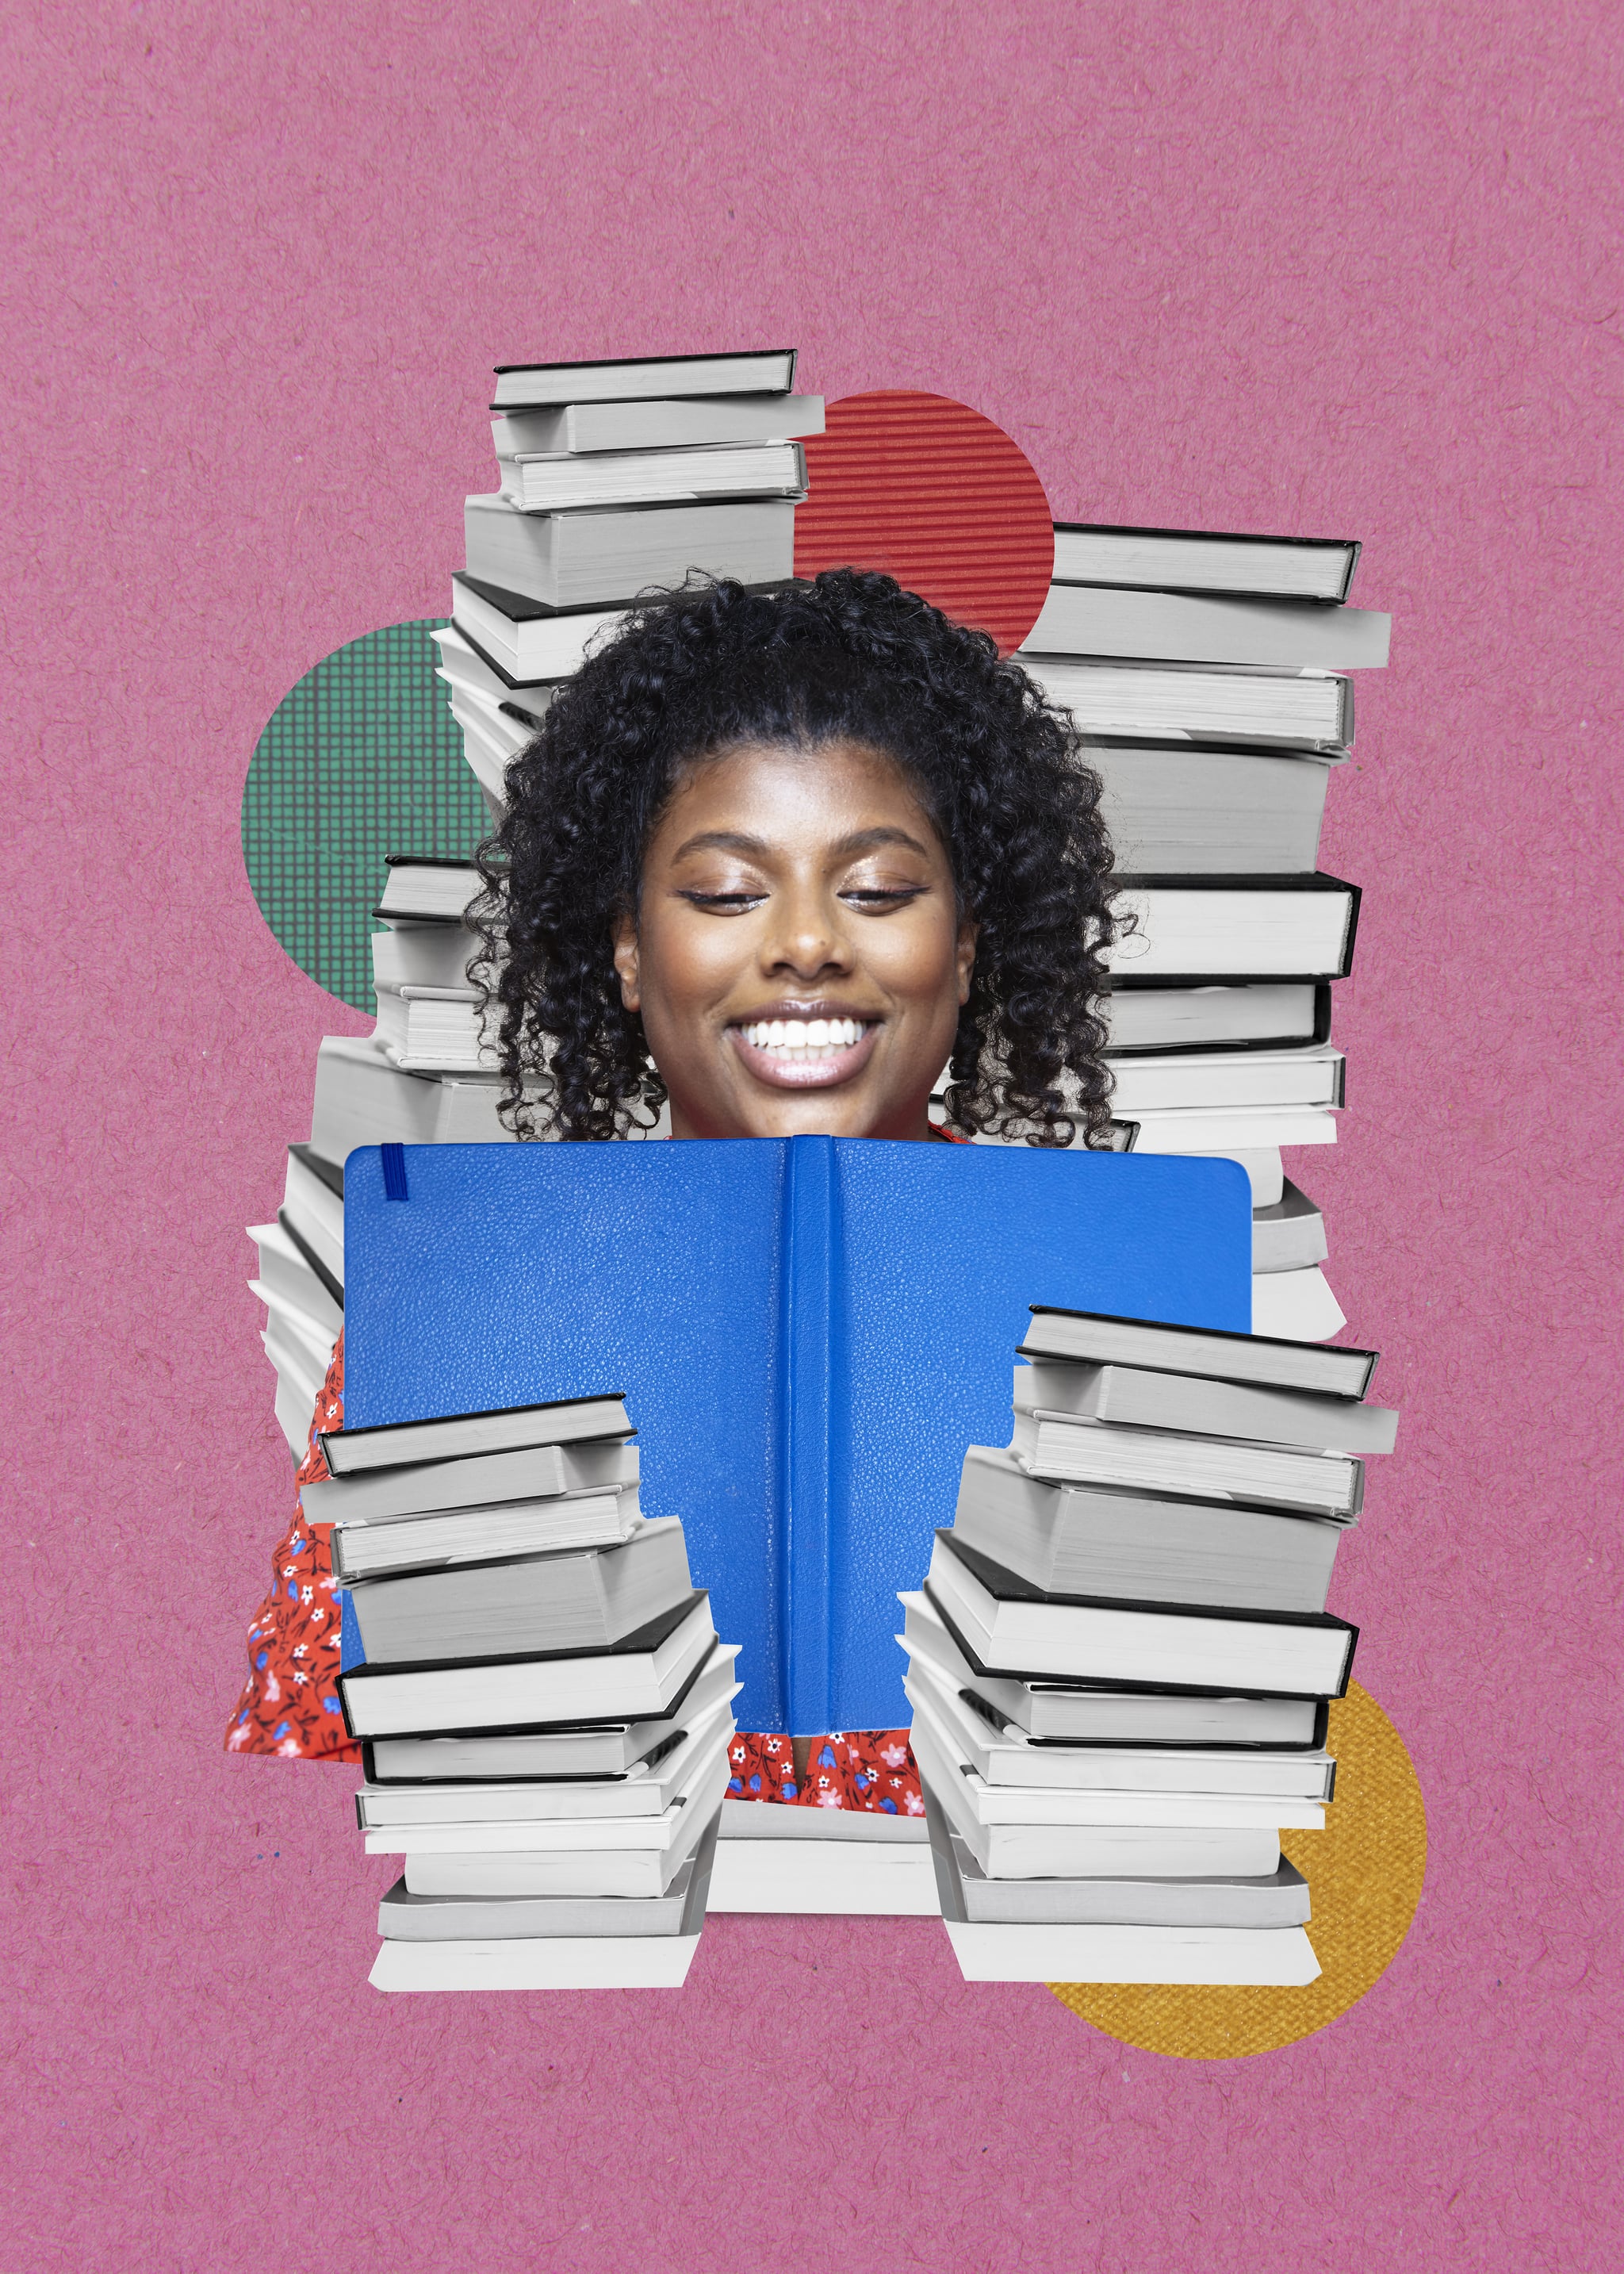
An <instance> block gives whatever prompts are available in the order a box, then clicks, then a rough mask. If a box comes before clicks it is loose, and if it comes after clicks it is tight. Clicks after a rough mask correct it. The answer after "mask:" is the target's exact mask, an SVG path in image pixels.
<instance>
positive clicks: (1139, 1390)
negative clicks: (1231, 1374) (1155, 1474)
mask: <svg viewBox="0 0 1624 2274" xmlns="http://www.w3.org/2000/svg"><path fill="white" fill-rule="evenodd" d="M1017 1357H1018V1358H1019V1359H1021V1360H1022V1363H1020V1364H1019V1365H1017V1367H1015V1369H1014V1385H1013V1386H1014V1395H1015V1403H1016V1405H1017V1406H1018V1407H1019V1409H1020V1410H1022V1411H1023V1412H1037V1411H1043V1412H1053V1413H1058V1414H1071V1415H1072V1416H1073V1417H1075V1418H1076V1419H1088V1420H1094V1421H1111V1422H1118V1423H1120V1424H1122V1425H1123V1426H1124V1427H1127V1428H1133V1429H1170V1430H1177V1431H1178V1432H1180V1433H1181V1434H1197V1435H1200V1436H1206V1437H1235V1438H1250V1439H1252V1441H1253V1442H1257V1443H1260V1444H1268V1445H1275V1446H1280V1447H1282V1448H1284V1447H1287V1446H1294V1445H1295V1446H1301V1447H1303V1448H1304V1449H1308V1450H1310V1451H1324V1452H1336V1453H1342V1454H1357V1455H1358V1456H1359V1457H1361V1458H1364V1457H1368V1456H1369V1455H1372V1454H1380V1453H1390V1452H1391V1451H1392V1450H1393V1448H1394V1445H1395V1442H1397V1437H1398V1415H1397V1413H1396V1412H1395V1411H1394V1410H1393V1409H1392V1408H1391V1407H1388V1406H1385V1405H1367V1404H1365V1403H1364V1401H1363V1400H1362V1399H1355V1398H1347V1397H1321V1396H1316V1395H1315V1393H1314V1392H1313V1391H1312V1390H1302V1389H1259V1388H1257V1387H1255V1386H1252V1385H1249V1384H1247V1383H1244V1382H1217V1381H1213V1380H1211V1379H1209V1378H1207V1377H1204V1376H1202V1375H1200V1374H1163V1373H1158V1372H1156V1371H1155V1369H1154V1368H1153V1367H1141V1366H1124V1365H1101V1364H1099V1363H1098V1362H1091V1361H1089V1360H1087V1359H1060V1358H1046V1357H1043V1356H1041V1355H1040V1354H1037V1353H1032V1354H1030V1355H1028V1354H1026V1352H1017Z"/></svg>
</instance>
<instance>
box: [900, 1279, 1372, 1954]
mask: <svg viewBox="0 0 1624 2274" xmlns="http://www.w3.org/2000/svg"><path fill="white" fill-rule="evenodd" d="M1020 1356H1021V1358H1022V1359H1023V1360H1024V1361H1026V1362H1025V1363H1023V1364H1021V1365H1020V1366H1018V1367H1017V1368H1016V1370H1015V1428H1014V1434H1013V1437H1012V1439H1011V1443H1010V1445H1009V1446H1008V1448H1007V1449H999V1450H995V1449H992V1448H989V1447H985V1446H972V1447H971V1449H970V1450H969V1452H968V1454H967V1455H966V1460H965V1465H964V1473H963V1480H962V1483H961V1486H960V1490H959V1503H958V1508H957V1510H956V1513H955V1517H954V1521H953V1524H952V1526H951V1529H950V1530H945V1531H943V1532H938V1533H937V1535H936V1547H935V1549H934V1551H933V1554H932V1556H931V1562H930V1569H929V1573H928V1575H927V1577H926V1580H925V1584H924V1589H923V1592H922V1593H915V1594H910V1595H905V1596H904V1597H903V1598H902V1601H903V1604H904V1606H905V1610H906V1630H905V1633H904V1634H903V1635H902V1636H901V1637H899V1638H898V1639H899V1640H900V1641H901V1643H902V1645H903V1648H904V1649H905V1650H906V1652H907V1653H908V1659H909V1665H908V1674H907V1679H906V1684H905V1686H906V1690H907V1695H908V1698H909V1702H910V1703H911V1705H912V1706H913V1708H914V1732H913V1742H914V1758H915V1759H916V1761H917V1762H918V1764H919V1768H920V1773H921V1780H922V1781H923V1784H924V1787H925V1793H926V1802H927V1816H928V1819H929V1829H930V1836H931V1842H932V1849H933V1855H934V1860H935V1863H936V1875H937V1886H938V1892H939V1894H940V1897H941V1902H942V1911H943V1916H944V1919H945V1920H946V1922H947V1927H948V1932H949V1934H950V1936H951V1939H952V1942H953V1946H954V1950H955V1952H956V1954H957V1955H958V1958H959V1964H960V1967H961V1969H962V1970H963V1972H964V1974H965V1976H966V1979H968V1980H974V1981H1077V1982H1083V1981H1089V1982H1169V1983H1176V1982H1182V1983H1194V1982H1207V1983H1223V1984H1301V1983H1305V1982H1310V1981H1312V1980H1313V1979H1314V1978H1315V1977H1316V1975H1317V1974H1318V1972H1319V1962H1318V1961H1317V1959H1316V1958H1315V1956H1314V1953H1313V1947H1312V1942H1311V1940H1310V1939H1309V1936H1308V1934H1307V1933H1306V1931H1305V1929H1306V1927H1307V1925H1308V1923H1309V1918H1310V1906H1309V1891H1308V1887H1307V1886H1306V1885H1305V1884H1304V1879H1303V1878H1302V1877H1301V1875H1300V1874H1299V1873H1298V1872H1297V1871H1296V1870H1295V1869H1294V1868H1293V1867H1292V1865H1291V1864H1289V1863H1288V1862H1285V1861H1284V1860H1282V1855H1281V1849H1280V1834H1281V1832H1282V1829H1292V1830H1297V1831H1314V1830H1319V1829H1322V1828H1323V1826H1324V1821H1325V1811H1326V1807H1327V1804H1328V1803H1330V1801H1331V1797H1332V1791H1333V1787H1334V1783H1335V1762H1334V1761H1333V1760H1332V1759H1331V1758H1330V1756H1329V1755H1328V1754H1327V1752H1326V1751H1325V1750H1324V1743H1325V1735H1326V1727H1327V1713H1328V1701H1329V1700H1330V1699H1331V1698H1336V1697H1340V1696H1342V1694H1343V1692H1344V1691H1345V1690H1346V1689H1347V1685H1348V1679H1349V1675H1350V1669H1351V1667H1352V1662H1353V1651H1354V1645H1355V1641H1356V1639H1357V1635H1356V1630H1354V1629H1353V1628H1352V1627H1350V1625H1348V1623H1346V1622H1345V1621H1344V1620H1342V1619H1338V1618H1334V1617H1331V1616H1329V1615H1327V1612H1326V1608H1325V1603H1326V1595H1327V1589H1328V1587H1329V1585H1330V1580H1331V1573H1332V1568H1333V1565H1334V1563H1335V1556H1336V1549H1337V1545H1338V1542H1339V1541H1340V1540H1341V1539H1342V1535H1343V1533H1344V1532H1345V1531H1346V1530H1347V1528H1348V1527H1349V1526H1350V1525H1351V1524H1353V1523H1354V1522H1355V1521H1356V1519H1357V1515H1358V1511H1359V1508H1360V1505H1361V1502H1362V1498H1363V1490H1364V1462H1365V1458H1366V1457H1368V1456H1369V1455H1371V1454H1373V1453H1384V1452H1387V1451H1390V1450H1391V1449H1392V1446H1393V1442H1394V1437H1395V1431H1396V1428H1397V1421H1398V1417H1397V1415H1396V1414H1395V1413H1394V1412H1389V1411H1387V1410H1386V1409H1384V1408H1382V1407H1380V1406H1372V1405H1369V1404H1365V1402H1364V1398H1365V1390H1366V1389H1367V1388H1368V1387H1369V1382H1370V1378H1371V1374H1372V1371H1373V1369H1374V1367H1375V1364H1376V1357H1375V1353H1374V1352H1369V1351H1356V1350H1345V1349H1322V1348H1319V1347H1318V1346H1316V1345H1315V1344H1312V1343H1290V1342H1282V1341H1276V1340H1271V1339H1267V1338H1265V1337H1259V1336H1254V1335H1233V1334H1221V1333H1214V1332H1204V1331H1201V1330H1199V1329H1191V1328H1184V1327H1169V1326H1162V1325H1156V1324H1152V1323H1148V1322H1147V1321H1140V1320H1127V1319H1111V1318H1104V1317H1100V1316H1096V1315H1094V1314H1088V1313H1083V1312H1073V1311H1056V1310H1048V1309H1034V1313H1033V1318H1032V1324H1031V1327H1030V1329H1029V1330H1028V1333H1027V1338H1026V1344H1025V1345H1024V1346H1023V1348H1022V1351H1021V1352H1020Z"/></svg>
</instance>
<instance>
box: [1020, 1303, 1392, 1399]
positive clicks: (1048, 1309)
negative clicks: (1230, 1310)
mask: <svg viewBox="0 0 1624 2274" xmlns="http://www.w3.org/2000/svg"><path fill="white" fill-rule="evenodd" d="M1016 1355H1017V1357H1019V1358H1063V1359H1083V1360H1086V1361H1087V1362H1088V1363H1090V1364H1093V1365H1097V1366H1132V1367H1152V1368H1154V1370H1155V1371H1157V1372H1159V1373H1162V1374H1198V1375H1201V1376H1205V1377H1210V1378H1211V1379H1212V1380H1214V1381H1216V1382H1250V1383H1254V1384H1255V1385H1256V1386H1257V1387H1258V1388H1259V1389H1295V1390H1311V1391H1316V1392H1318V1393H1319V1395H1321V1396H1322V1397H1364V1395H1365V1391H1366V1390H1367V1389H1369V1388H1370V1385H1371V1377H1372V1374H1374V1373H1375V1371H1376V1367H1377V1365H1378V1363H1379V1361H1380V1355H1381V1353H1380V1352H1379V1351H1372V1350H1346V1349H1341V1350H1328V1349H1327V1348H1326V1347H1325V1346H1324V1345H1323V1344H1317V1343H1293V1342H1284V1341H1280V1340H1277V1339H1275V1338H1274V1337H1271V1336H1268V1335H1244V1334H1236V1333H1235V1332H1233V1331H1232V1330H1231V1329H1222V1330H1221V1331H1218V1332H1214V1331H1213V1330H1212V1329H1207V1328H1190V1327H1183V1326H1175V1325H1170V1324H1168V1323H1167V1322H1165V1321H1161V1320H1156V1319H1129V1318H1109V1317H1107V1316H1106V1314H1104V1313H1103V1312H1100V1311H1068V1310H1059V1309H1056V1307H1055V1306H1054V1305H1053V1304H1049V1303H1034V1305H1033V1306H1032V1324H1031V1325H1030V1326H1029V1327H1028V1328H1027V1329H1026V1341H1025V1342H1024V1343H1023V1344H1022V1345H1021V1347H1020V1349H1019V1351H1018V1352H1016Z"/></svg>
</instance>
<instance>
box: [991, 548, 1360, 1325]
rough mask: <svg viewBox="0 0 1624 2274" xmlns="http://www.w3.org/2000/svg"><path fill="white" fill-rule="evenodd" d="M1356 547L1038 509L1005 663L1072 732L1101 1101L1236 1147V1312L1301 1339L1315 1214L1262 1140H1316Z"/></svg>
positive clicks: (1319, 1296) (1343, 932) (1167, 1145)
mask: <svg viewBox="0 0 1624 2274" xmlns="http://www.w3.org/2000/svg"><path fill="white" fill-rule="evenodd" d="M1358 553H1359V548H1358V546H1357V544H1353V543H1348V542H1342V541H1335V542H1333V541H1319V540H1312V541H1311V540H1299V539H1296V538H1267V537H1226V536H1214V535H1208V534H1206V533H1203V532H1199V531H1169V530H1141V529H1106V528H1095V527H1079V526H1073V525H1070V524H1066V523H1057V524H1056V530H1055V581H1054V583H1053V584H1052V585H1051V586H1050V589H1049V599H1048V601H1047V603H1046V604H1045V606H1044V608H1043V611H1042V613H1041V615H1040V616H1039V618H1038V621H1037V622H1036V624H1035V625H1034V627H1033V629H1032V631H1031V633H1030V634H1029V636H1027V639H1026V643H1025V644H1024V646H1023V648H1022V650H1021V651H1020V658H1019V659H1020V661H1021V663H1022V664H1023V665H1024V666H1025V667H1026V670H1027V671H1029V672H1030V673H1031V674H1032V676H1033V677H1034V679H1036V680H1037V681H1039V683H1040V684H1041V686H1042V688H1043V689H1044V690H1045V692H1046V693H1047V694H1048V695H1049V697H1051V699H1053V700H1054V701H1056V702H1057V703H1060V704H1064V706H1065V707H1066V708H1067V709H1068V710H1069V711H1070V712H1071V715H1072V717H1073V718H1074V719H1076V721H1077V724H1078V725H1079V727H1081V728H1082V729H1083V730H1084V732H1085V733H1086V734H1087V735H1088V736H1089V738H1090V744H1091V748H1090V752H1089V757H1090V763H1091V764H1093V765H1094V767H1095V768H1096V769H1097V771H1098V772H1099V773H1100V775H1101V779H1102V780H1103V782H1104V785H1105V800H1104V805H1105V817H1106V820H1107V823H1108V825H1109V829H1110V832H1111V840H1112V843H1113V845H1114V846H1115V847H1116V862H1117V870H1118V877H1119V884H1120V890H1119V892H1118V897H1117V906H1118V907H1119V909H1120V910H1121V911H1122V912H1123V913H1124V915H1130V916H1132V919H1133V926H1132V930H1131V931H1130V932H1129V934H1128V935H1127V936H1126V937H1124V938H1123V939H1121V940H1119V941H1118V942H1117V943H1116V946H1115V948H1114V950H1113V953H1112V956H1111V968H1112V983H1113V993H1112V998H1111V1005H1110V1027H1111V1043H1110V1056H1111V1058H1112V1060H1113V1062H1114V1065H1115V1071H1116V1093H1115V1098H1114V1103H1113V1111H1114V1112H1115V1113H1116V1117H1117V1118H1118V1120H1119V1121H1120V1122H1121V1123H1123V1124H1124V1125H1125V1126H1126V1131H1127V1136H1128V1140H1129V1141H1130V1143H1131V1145H1132V1148H1133V1149H1135V1150H1137V1151H1139V1152H1147V1153H1198V1154H1212V1155H1216V1156H1225V1157H1228V1158H1229V1159H1231V1160H1235V1161H1238V1162H1239V1163H1241V1164H1242V1166H1243V1167H1244V1169H1245V1171H1246V1172H1247V1175H1248V1177H1249V1178H1250V1179H1251V1182H1252V1206H1253V1211H1254V1219H1253V1220H1254V1234H1255V1238H1254V1259H1253V1270H1254V1274H1255V1276H1254V1283H1253V1300H1252V1323H1253V1325H1254V1327H1256V1328H1257V1329H1258V1330H1259V1332H1261V1333H1265V1334H1269V1335H1274V1336H1281V1337H1291V1338H1295V1339H1303V1340H1314V1341H1318V1340H1321V1339H1323V1338H1324V1337H1327V1336H1330V1335H1333V1334H1335V1332H1336V1331H1337V1329H1339V1328H1340V1327H1342V1325H1343V1324H1344V1323H1345V1321H1344V1318H1343V1315H1342V1310H1341V1308H1340V1306H1338V1304H1337V1302H1336V1299H1335V1296H1334V1295H1333V1294H1332V1292H1331V1291H1330V1288H1329V1287H1328V1286H1327V1284H1326V1281H1325V1277H1324V1275H1323V1273H1322V1272H1321V1271H1320V1269H1319V1265H1320V1264H1321V1263H1322V1262H1323V1261H1324V1260H1325V1257H1326V1254H1327V1247H1326V1239H1325V1226H1324V1222H1323V1219H1322V1218H1321V1216H1320V1215H1319V1210H1318V1209H1316V1208H1315V1207H1314V1205H1313V1203H1312V1201H1310V1200H1308V1199H1307V1198H1306V1197H1305V1195H1304V1193H1302V1192H1301V1191H1300V1190H1299V1189H1298V1188H1297V1186H1296V1185H1295V1184H1292V1183H1290V1182H1289V1181H1288V1179H1287V1178H1286V1176H1285V1172H1284V1167H1283V1163H1282V1157H1281V1156H1282V1148H1286V1149H1288V1150H1289V1148H1293V1147H1296V1146H1307V1145H1329V1144H1333V1143H1335V1138H1336V1114H1337V1111H1338V1110H1339V1108H1340V1107H1341V1106H1342V1103H1343V1085H1344V1073H1343V1065H1342V1053H1341V1051H1340V1050H1335V1049H1334V1048H1333V1047H1332V1046H1331V1043H1330V1021H1331V1007H1330V1005H1331V998H1330V990H1331V986H1332V983H1334V982H1335V981H1336V980H1338V979H1341V978H1343V977H1345V976H1346V975H1347V974H1348V971H1349V970H1350V967H1351V962H1352V957H1353V945H1354V934H1355V929H1356V926H1357V918H1358V906H1359V894H1358V890H1357V886H1355V885H1348V884H1344V883H1342V881H1341V879H1340V878H1337V877H1327V876H1324V875H1321V874H1320V873H1319V870H1318V862H1319V829H1320V823H1321V820H1322V818H1323V816H1324V811H1325V801H1326V792H1327V787H1328V785H1329V782H1330V778H1331V773H1332V772H1333V770H1334V769H1335V767H1336V766H1338V765H1340V764H1342V763H1343V762H1344V761H1345V759H1346V758H1347V757H1348V753H1349V749H1350V745H1351V743H1352V741H1353V681H1352V680H1351V678H1350V676H1349V675H1348V674H1350V673H1351V672H1354V671H1357V670H1365V669H1375V668H1379V667H1380V666H1382V665H1385V663H1386V662H1387V645H1388V636H1389V631H1390V629H1391V620H1390V619H1389V618H1388V617H1387V616H1386V615H1383V614H1377V613H1375V612H1373V611H1372V610H1369V609H1358V608H1350V607H1349V606H1347V605H1346V601H1347V595H1348V591H1349V588H1350V584H1351V582H1352V578H1353V573H1354V569H1355V567H1356V565H1357V560H1358Z"/></svg>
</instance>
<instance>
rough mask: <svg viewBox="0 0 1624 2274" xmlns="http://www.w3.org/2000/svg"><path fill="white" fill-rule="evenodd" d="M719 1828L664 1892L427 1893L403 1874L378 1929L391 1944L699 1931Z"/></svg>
mask: <svg viewBox="0 0 1624 2274" xmlns="http://www.w3.org/2000/svg"><path fill="white" fill-rule="evenodd" d="M716 1829H717V1827H716V1819H715V1818H714V1817H712V1818H711V1822H710V1824H709V1825H708V1826H706V1828H705V1831H704V1832H703V1834H702V1836H701V1838H700V1841H699V1844H698V1845H697V1847H696V1848H695V1849H694V1852H693V1854H692V1855H691V1856H688V1858H687V1859H686V1861H684V1862H683V1863H681V1864H679V1865H678V1867H677V1869H676V1871H675V1872H674V1873H673V1877H672V1880H671V1884H670V1886H668V1887H667V1888H666V1890H665V1894H661V1895H423V1894H413V1893H412V1891H411V1889H410V1887H409V1886H407V1884H406V1877H405V1874H404V1872H402V1875H401V1877H400V1878H399V1879H397V1880H396V1881H395V1885H394V1886H392V1887H390V1888H389V1890H388V1891H387V1894H385V1895H384V1896H383V1898H382V1900H381V1901H380V1904H379V1907H378V1931H379V1933H380V1935H381V1936H382V1937H383V1938H384V1939H385V1941H386V1942H390V1941H398V1942H473V1941H479V1940H483V1939H485V1938H487V1937H488V1938H489V1939H492V1941H502V1942H508V1941H513V1940H516V1939H520V1938H525V1937H530V1936H537V1937H540V1936H548V1937H552V1936H563V1935H568V1936H570V1937H582V1936H591V1935H615V1936H627V1937H631V1936H636V1935H671V1934H684V1933H693V1934H696V1933H697V1932H698V1931H699V1929H700V1927H701V1925H702V1924H703V1920H704V1910H705V1896H706V1894H707V1892H708V1890H707V1888H706V1886H705V1885H704V1884H703V1882H704V1881H705V1880H706V1879H708V1878H709V1876H710V1873H711V1867H712V1864H713V1862H714V1858H715V1854H716ZM696 1875H697V1876H698V1878H699V1879H700V1881H701V1884H700V1885H699V1886H695V1884H694V1882H695V1876H696Z"/></svg>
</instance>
